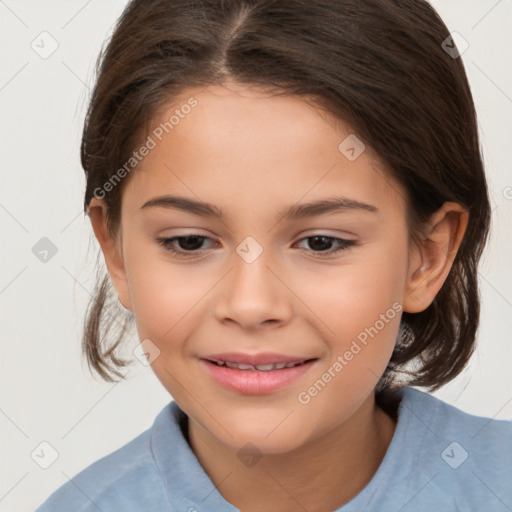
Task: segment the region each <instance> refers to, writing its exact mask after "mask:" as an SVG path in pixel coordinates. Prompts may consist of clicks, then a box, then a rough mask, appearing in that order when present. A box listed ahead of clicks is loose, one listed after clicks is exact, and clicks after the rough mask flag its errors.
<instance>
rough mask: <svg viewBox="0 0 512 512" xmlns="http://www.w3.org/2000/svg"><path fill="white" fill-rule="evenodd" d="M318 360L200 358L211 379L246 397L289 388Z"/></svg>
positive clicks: (243, 356) (266, 356)
mask: <svg viewBox="0 0 512 512" xmlns="http://www.w3.org/2000/svg"><path fill="white" fill-rule="evenodd" d="M317 361H318V358H311V357H306V358H304V357H294V356H284V355H276V354H259V355H257V356H256V355H248V354H231V355H229V354H218V355H215V356H207V357H203V358H200V362H201V363H202V366H203V367H204V368H205V370H206V372H207V374H208V375H209V377H210V378H211V379H212V380H213V382H215V383H216V384H220V385H221V386H222V387H223V388H225V389H228V390H230V391H234V392H236V393H242V394H244V395H265V394H269V393H274V392H276V391H279V390H282V389H284V388H286V387H288V386H290V385H291V384H292V383H293V382H296V381H297V380H299V379H300V378H303V376H304V375H305V374H306V373H308V372H309V371H310V370H311V368H312V367H314V366H315V363H316V362H317Z"/></svg>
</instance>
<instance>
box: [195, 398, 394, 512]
mask: <svg viewBox="0 0 512 512" xmlns="http://www.w3.org/2000/svg"><path fill="white" fill-rule="evenodd" d="M395 426H396V419H395V418H394V417H393V412H392V411H391V410H388V412H384V411H383V410H382V409H381V408H380V407H379V406H378V405H377V404H376V402H375V394H374V393H371V394H370V395H369V397H368V398H367V399H366V400H365V402H363V404H362V405H361V407H360V408H359V409H358V410H357V411H356V412H355V413H354V414H353V415H352V416H351V417H350V418H349V419H348V420H347V421H345V422H343V423H342V424H341V425H337V426H335V427H334V428H333V429H331V430H329V431H328V432H326V433H325V434H323V435H321V436H319V437H317V438H315V439H313V440H311V441H310V442H308V443H307V444H305V445H302V446H300V447H298V448H297V449H295V450H292V451H290V452H286V453H279V454H263V455H262V456H261V458H260V459H259V460H258V462H257V463H256V464H255V465H253V466H250V467H245V466H244V465H243V464H241V463H240V460H239V458H238V457H237V452H236V451H233V450H232V449H230V448H229V447H226V446H225V445H223V444H221V443H220V442H218V441H217V440H216V439H215V438H214V437H213V436H211V435H210V434H209V432H208V431H207V430H205V429H204V428H203V427H201V426H200V425H199V424H197V423H196V422H195V421H193V420H192V419H190V420H189V425H188V437H189V443H190V446H191V448H192V450H193V451H194V453H195V455H196V457H197V458H198V460H199V462H200V463H201V465H202V466H203V468H204V470H205V472H206V473H207V475H208V476H209V477H210V479H211V480H212V482H214V483H215V484H217V489H218V491H219V492H220V494H221V495H222V496H223V497H224V498H225V499H226V501H228V502H229V503H231V504H232V505H234V506H235V507H237V508H239V509H240V510H243V511H244V512H253V511H256V510H280V511H283V512H286V511H296V510H298V509H300V508H301V507H302V508H304V509H306V510H308V511H310V512H315V511H318V512H320V511H325V510H334V509H336V508H339V507H341V506H342V505H344V504H345V503H347V502H348V501H350V500H351V499H352V498H353V497H355V496H356V495H357V494H358V493H359V492H360V491H361V490H362V489H363V488H364V487H365V486H366V485H367V484H368V483H369V481H370V480H371V478H372V477H373V475H374V474H375V472H376V471H377V469H378V467H379V465H380V464H381V462H382V459H383V458H384V455H385V454H386V451H387V449H388V446H389V444H390V442H391V439H392V437H393V434H394V431H395ZM219 482H220V483H219Z"/></svg>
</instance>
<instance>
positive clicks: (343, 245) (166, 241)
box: [156, 235, 356, 258]
mask: <svg viewBox="0 0 512 512" xmlns="http://www.w3.org/2000/svg"><path fill="white" fill-rule="evenodd" d="M185 238H202V239H204V240H208V239H209V238H208V237H206V236H202V235H184V236H175V237H172V238H162V237H161V238H157V239H156V241H157V242H158V243H159V245H161V246H163V247H164V249H165V250H166V251H168V252H170V253H171V254H174V255H176V256H179V257H184V258H189V257H194V256H198V255H200V254H202V253H204V252H205V251H201V250H196V251H183V250H181V251H178V250H176V249H174V248H172V247H171V244H172V243H173V242H174V241H178V240H183V239H185ZM311 238H324V239H327V240H333V241H337V242H339V243H340V245H339V247H338V248H337V249H334V250H333V249H329V250H327V251H313V252H314V253H315V254H318V255H319V256H320V257H323V255H328V256H331V255H332V254H336V253H339V252H341V251H346V250H348V249H349V248H350V247H351V246H353V245H355V244H356V241H355V240H346V239H344V238H336V237H333V236H327V235H310V236H306V237H304V238H301V239H300V240H299V242H302V240H308V239H311Z"/></svg>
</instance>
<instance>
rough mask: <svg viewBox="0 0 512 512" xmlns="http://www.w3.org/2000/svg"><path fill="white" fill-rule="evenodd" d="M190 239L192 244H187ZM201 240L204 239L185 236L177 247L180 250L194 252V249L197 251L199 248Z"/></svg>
mask: <svg viewBox="0 0 512 512" xmlns="http://www.w3.org/2000/svg"><path fill="white" fill-rule="evenodd" d="M190 239H192V244H190V243H188V241H189V240H190ZM203 239H204V237H203V236H199V235H193V236H186V237H183V238H181V239H180V240H179V245H180V247H181V248H182V249H185V250H194V249H198V248H199V247H201V243H202V241H203ZM198 240H199V244H198ZM190 245H192V247H190Z"/></svg>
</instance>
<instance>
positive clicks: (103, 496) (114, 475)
mask: <svg viewBox="0 0 512 512" xmlns="http://www.w3.org/2000/svg"><path fill="white" fill-rule="evenodd" d="M152 428H153V427H151V428H149V429H147V430H146V431H144V432H142V433H141V434H139V435H138V436H137V437H135V438H134V439H132V440H131V441H130V442H128V443H127V444H125V445H124V446H122V447H121V448H119V449H117V450H115V451H114V452H112V453H110V454H108V455H106V456H104V457H102V458H101V459H98V460H97V461H96V462H94V463H92V464H91V465H89V466H88V467H86V468H85V469H83V470H82V471H80V472H79V473H78V474H76V475H75V476H73V477H72V478H70V479H69V480H68V481H67V482H65V483H64V484H63V485H62V486H61V487H59V488H58V489H57V490H56V491H54V492H53V493H52V494H51V495H50V496H49V497H48V498H47V499H46V501H45V502H44V503H42V504H41V505H40V506H39V508H37V509H36V511H35V512H50V511H51V512H64V511H66V512H67V511H69V510H73V511H74V512H92V511H95V512H97V510H98V509H99V510H102V511H103V512H111V511H112V512H113V511H119V510H123V511H125V512H129V511H132V510H148V511H150V510H151V511H152V510H158V508H157V507H158V503H159V502H160V503H161V496H162V495H164V494H165V492H164V488H163V483H162V479H161V476H160V474H159V472H158V468H157V467H156V465H155V461H154V458H153V456H152V452H151V446H150V444H151V433H152ZM152 505H154V507H152ZM141 507H142V508H141Z"/></svg>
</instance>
